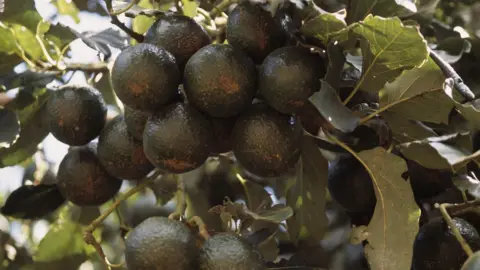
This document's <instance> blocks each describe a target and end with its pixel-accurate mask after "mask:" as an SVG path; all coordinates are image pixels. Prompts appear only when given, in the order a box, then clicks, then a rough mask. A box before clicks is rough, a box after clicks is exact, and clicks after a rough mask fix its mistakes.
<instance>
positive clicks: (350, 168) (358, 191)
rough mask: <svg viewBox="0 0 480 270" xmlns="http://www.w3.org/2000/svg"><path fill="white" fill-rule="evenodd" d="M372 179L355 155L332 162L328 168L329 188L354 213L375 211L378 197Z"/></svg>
mask: <svg viewBox="0 0 480 270" xmlns="http://www.w3.org/2000/svg"><path fill="white" fill-rule="evenodd" d="M373 188H374V187H373V183H372V179H371V178H370V175H369V174H368V172H367V170H366V169H365V168H364V167H363V165H362V164H361V163H360V162H359V161H358V160H357V159H356V158H355V157H351V156H350V157H345V158H341V159H340V160H338V161H337V162H336V163H332V165H331V167H330V168H329V170H328V190H329V191H330V195H331V196H332V198H333V199H334V200H335V201H336V202H337V203H339V204H340V205H341V206H342V207H343V208H345V210H347V211H348V212H353V213H373V210H374V209H375V204H376V202H377V199H376V197H375V190H374V189H373Z"/></svg>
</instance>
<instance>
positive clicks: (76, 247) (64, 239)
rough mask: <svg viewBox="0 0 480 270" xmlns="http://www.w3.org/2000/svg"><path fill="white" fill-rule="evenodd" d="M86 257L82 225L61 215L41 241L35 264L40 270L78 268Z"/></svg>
mask: <svg viewBox="0 0 480 270" xmlns="http://www.w3.org/2000/svg"><path fill="white" fill-rule="evenodd" d="M66 209H68V207H67V208H66ZM62 214H64V215H65V213H62ZM86 259H87V252H86V244H85V242H84V240H83V229H82V226H81V225H79V224H77V223H75V222H73V221H71V220H69V219H68V218H66V217H65V216H60V217H59V219H58V220H57V221H56V222H55V223H54V224H53V225H52V226H51V227H50V230H49V231H48V233H47V234H46V235H45V237H44V238H43V239H42V241H40V244H39V245H38V248H37V252H36V254H35V256H34V261H35V264H34V265H35V269H38V270H40V269H51V270H56V269H58V270H60V269H77V268H78V267H79V266H80V265H81V264H82V263H83V262H84V261H85V260H86Z"/></svg>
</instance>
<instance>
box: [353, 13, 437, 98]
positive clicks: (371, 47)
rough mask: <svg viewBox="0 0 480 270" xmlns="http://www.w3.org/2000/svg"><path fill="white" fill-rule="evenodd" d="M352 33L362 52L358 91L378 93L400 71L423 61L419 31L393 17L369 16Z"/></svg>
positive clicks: (424, 46) (425, 53)
mask: <svg viewBox="0 0 480 270" xmlns="http://www.w3.org/2000/svg"><path fill="white" fill-rule="evenodd" d="M352 31H353V33H354V34H355V35H356V37H357V38H359V39H360V45H361V48H362V55H363V67H362V70H363V74H362V77H361V78H360V81H359V82H358V83H359V84H360V85H359V86H358V87H359V89H361V90H364V91H372V92H373V91H379V90H380V89H382V88H383V86H384V85H385V83H386V82H391V81H393V80H394V79H395V78H396V77H398V76H399V75H400V74H401V72H402V71H403V70H405V69H411V68H413V67H415V66H418V65H421V64H422V63H424V62H425V61H426V60H427V57H428V50H427V43H426V41H425V40H424V38H423V36H422V35H421V34H420V32H419V30H418V29H417V28H416V27H414V26H410V25H404V24H403V23H402V21H401V20H400V19H399V18H397V17H392V18H383V17H378V16H372V15H369V16H367V18H365V20H364V21H363V22H362V23H361V24H359V25H357V26H356V27H354V28H353V30H352Z"/></svg>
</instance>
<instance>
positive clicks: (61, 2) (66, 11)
mask: <svg viewBox="0 0 480 270" xmlns="http://www.w3.org/2000/svg"><path fill="white" fill-rule="evenodd" d="M55 5H56V6H57V8H58V13H60V14H63V15H68V16H70V17H72V19H73V20H74V21H75V23H79V22H80V18H79V17H78V12H79V10H78V8H77V5H75V2H73V1H72V0H57V1H56V3H55Z"/></svg>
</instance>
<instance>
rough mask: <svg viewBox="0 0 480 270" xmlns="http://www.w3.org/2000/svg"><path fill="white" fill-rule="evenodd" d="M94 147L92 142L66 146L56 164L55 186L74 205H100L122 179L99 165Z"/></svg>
mask: <svg viewBox="0 0 480 270" xmlns="http://www.w3.org/2000/svg"><path fill="white" fill-rule="evenodd" d="M96 149H97V145H96V144H95V143H90V144H88V145H85V146H73V147H70V149H69V151H68V153H67V154H66V155H65V157H64V158H63V159H62V161H61V162H60V165H59V168H58V173H57V185H58V189H59V190H60V192H61V193H62V195H63V196H64V197H65V198H66V199H67V200H68V201H70V202H72V203H74V204H76V205H78V206H100V205H102V204H104V203H106V202H107V201H108V200H110V199H112V198H113V196H115V195H116V194H117V193H118V191H119V190H120V187H121V185H122V180H120V179H117V178H115V177H113V176H111V175H110V174H109V173H108V172H107V171H106V170H105V168H104V167H103V166H102V164H101V163H100V161H99V160H98V158H97V155H96Z"/></svg>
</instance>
